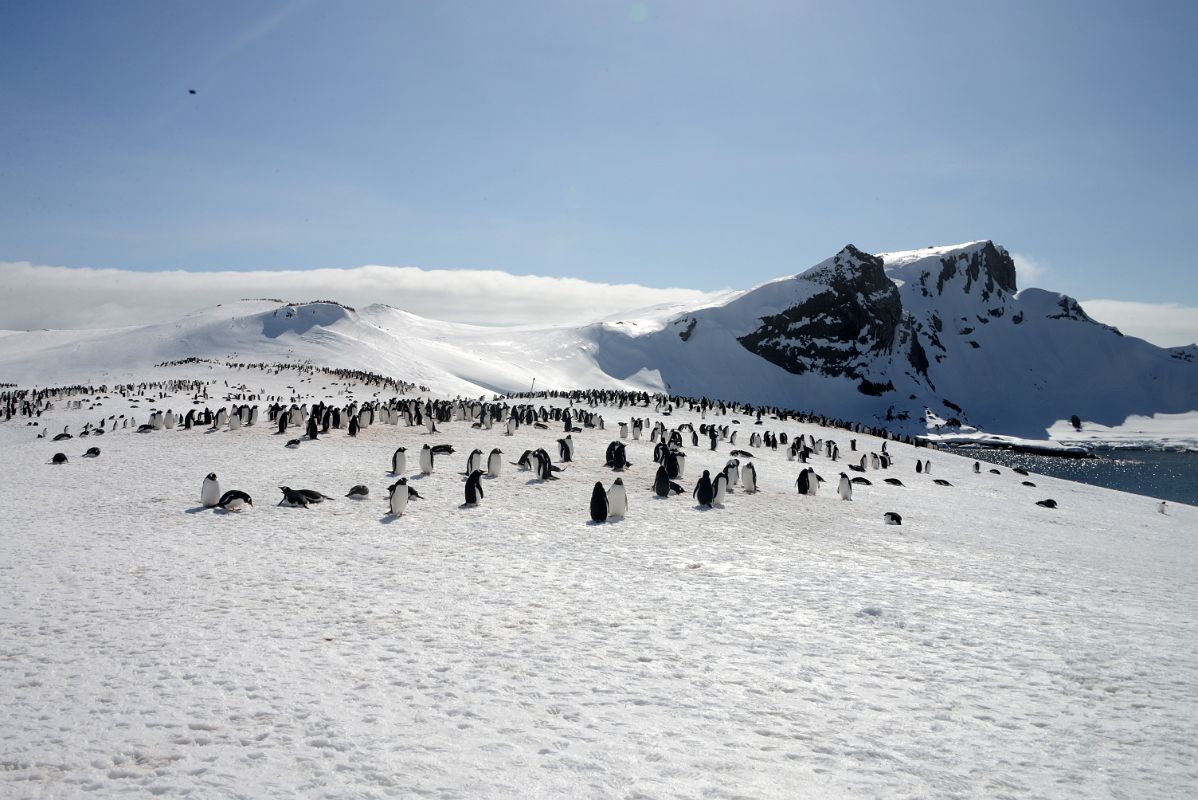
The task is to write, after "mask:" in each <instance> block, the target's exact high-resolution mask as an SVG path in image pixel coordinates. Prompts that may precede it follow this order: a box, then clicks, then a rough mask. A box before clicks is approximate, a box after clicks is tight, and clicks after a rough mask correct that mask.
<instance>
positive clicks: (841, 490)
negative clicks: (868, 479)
mask: <svg viewBox="0 0 1198 800" xmlns="http://www.w3.org/2000/svg"><path fill="white" fill-rule="evenodd" d="M836 493H837V494H838V495H840V499H841V500H852V499H853V482H852V481H850V480H849V476H848V475H847V474H845V473H843V472H842V473H840V484H839V485H838V486H837V487H836Z"/></svg>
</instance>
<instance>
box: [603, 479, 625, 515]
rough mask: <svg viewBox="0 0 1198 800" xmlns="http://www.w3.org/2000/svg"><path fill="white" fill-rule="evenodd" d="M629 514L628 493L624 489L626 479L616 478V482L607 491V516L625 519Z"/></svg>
mask: <svg viewBox="0 0 1198 800" xmlns="http://www.w3.org/2000/svg"><path fill="white" fill-rule="evenodd" d="M627 514H628V491H627V490H626V489H625V488H624V479H623V478H616V482H615V483H613V484H612V485H611V488H610V489H608V490H607V516H609V517H614V518H615V519H624V517H625V515H627Z"/></svg>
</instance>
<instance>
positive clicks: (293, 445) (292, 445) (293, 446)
mask: <svg viewBox="0 0 1198 800" xmlns="http://www.w3.org/2000/svg"><path fill="white" fill-rule="evenodd" d="M301 444H303V441H302V440H300V439H288V440H287V444H285V445H283V446H284V447H286V448H287V449H288V450H298V449H299V446H300V445H301Z"/></svg>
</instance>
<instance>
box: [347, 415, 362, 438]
mask: <svg viewBox="0 0 1198 800" xmlns="http://www.w3.org/2000/svg"><path fill="white" fill-rule="evenodd" d="M361 429H362V425H361V424H360V423H359V422H358V416H357V415H356V414H355V415H354V416H352V417H350V418H349V435H350V436H357V435H358V431H359V430H361Z"/></svg>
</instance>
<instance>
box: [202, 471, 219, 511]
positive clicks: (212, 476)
mask: <svg viewBox="0 0 1198 800" xmlns="http://www.w3.org/2000/svg"><path fill="white" fill-rule="evenodd" d="M219 502H220V481H218V480H217V479H216V473H215V472H209V473H208V477H206V478H204V485H203V486H201V487H200V505H202V506H203V507H204V508H216V505H217V503H219Z"/></svg>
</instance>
